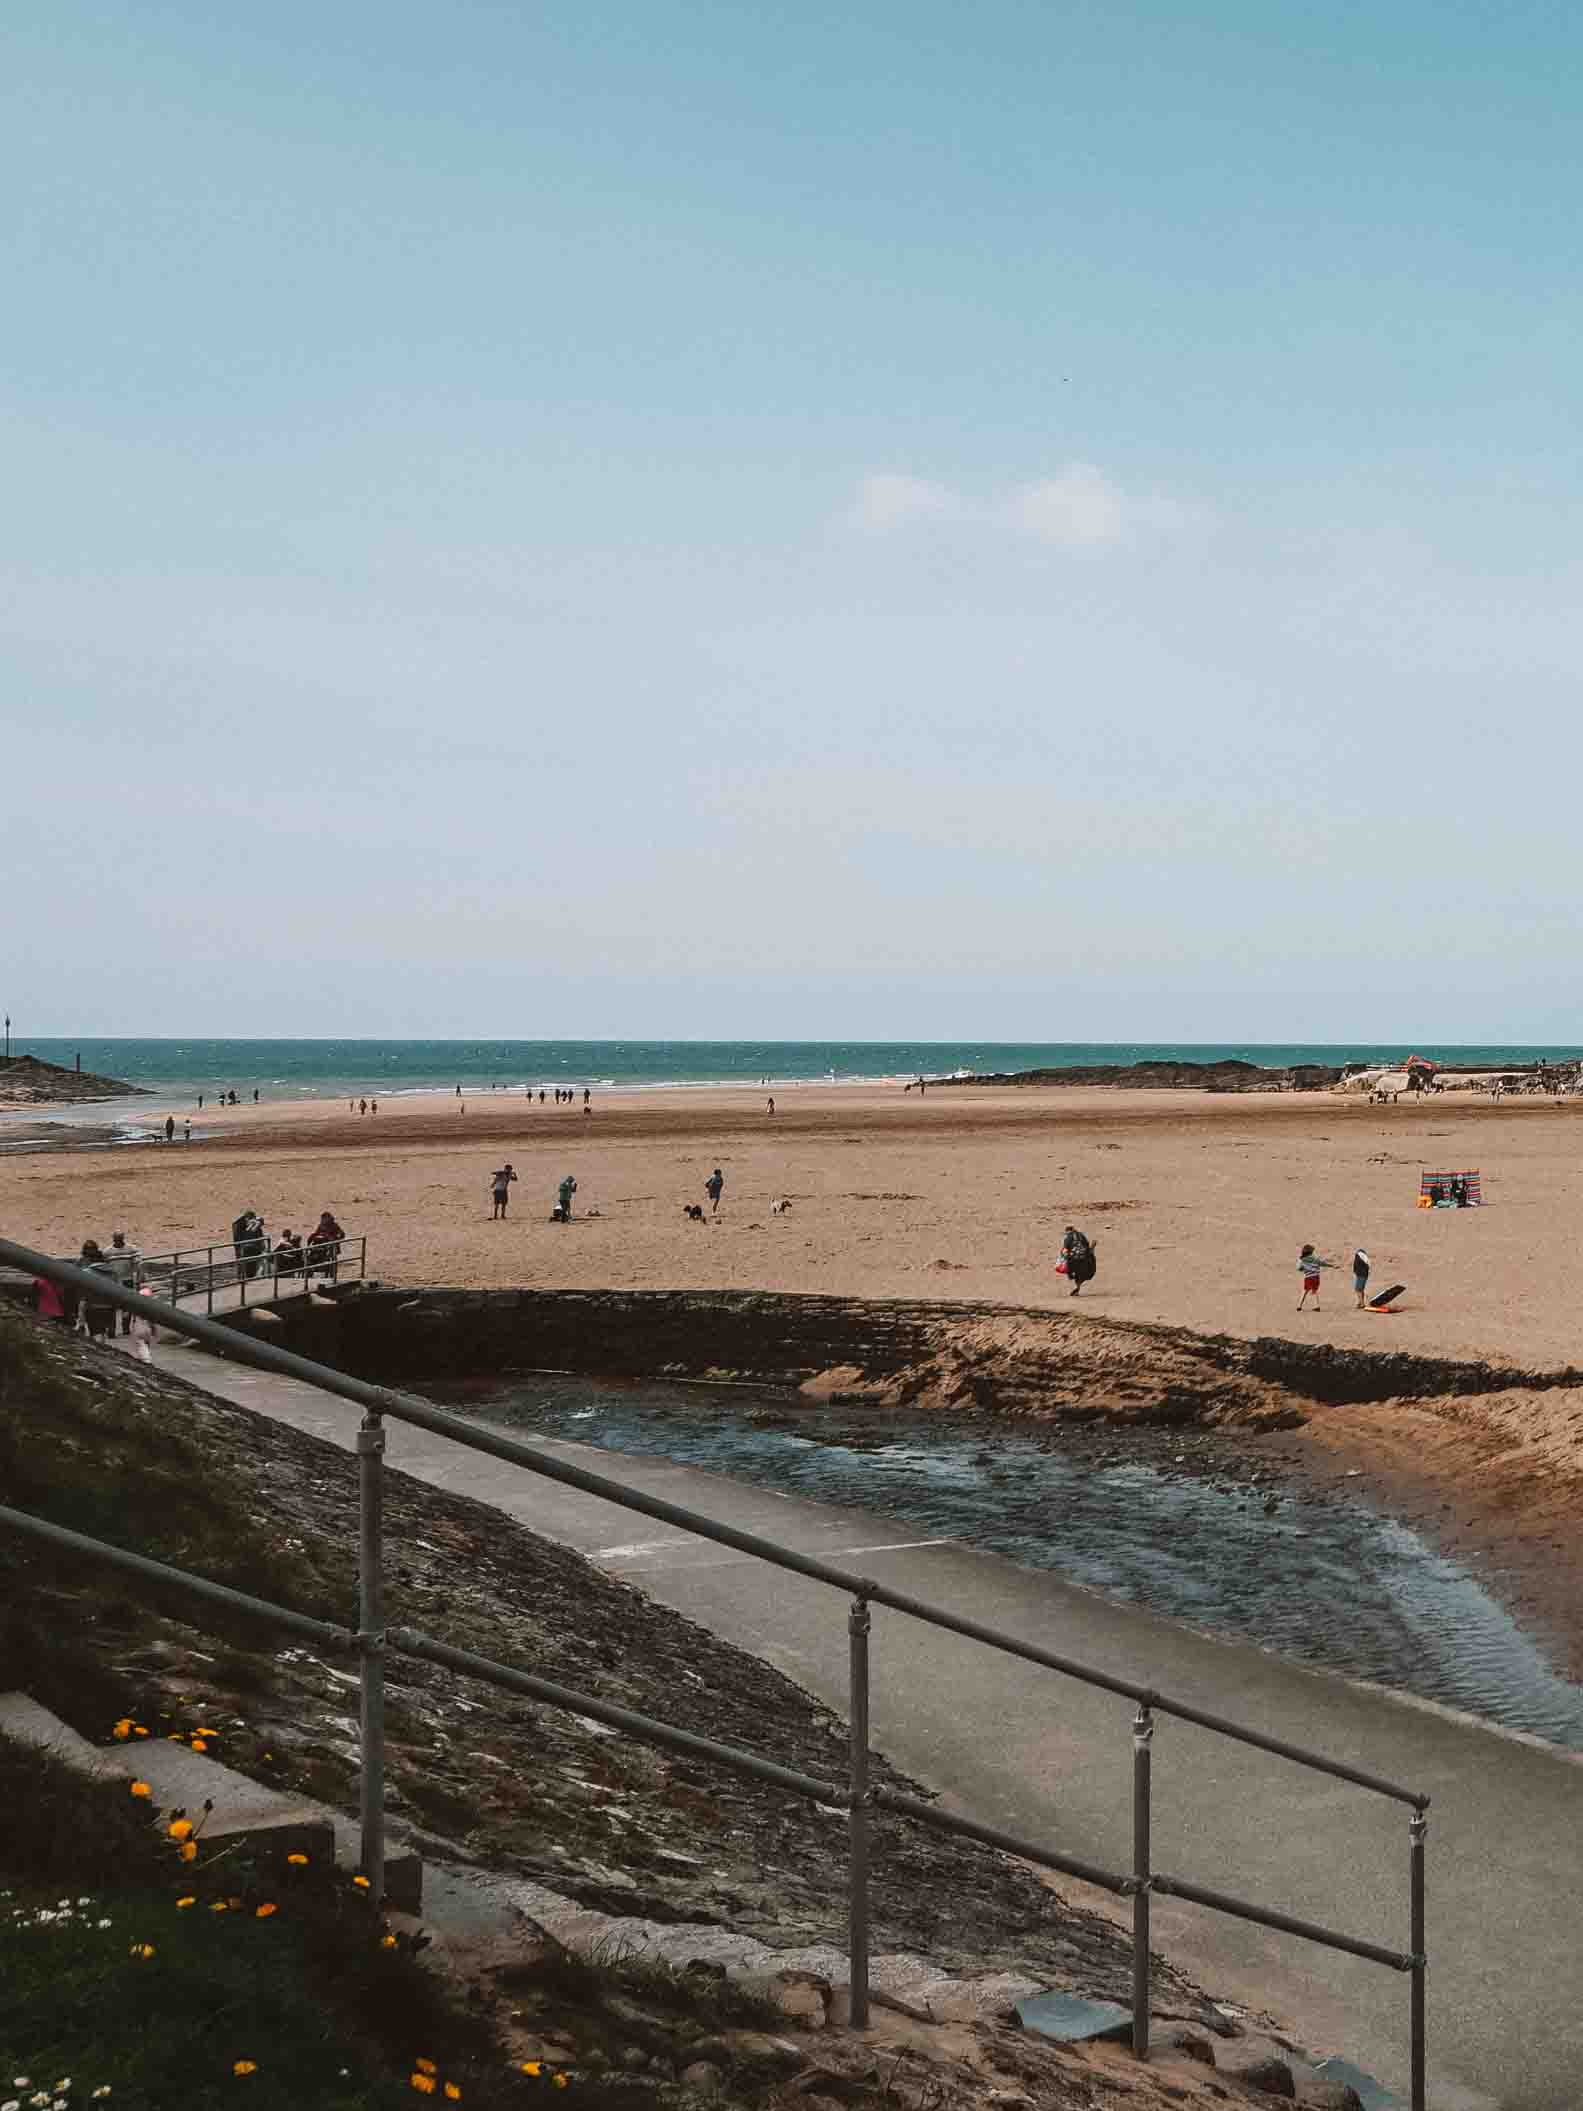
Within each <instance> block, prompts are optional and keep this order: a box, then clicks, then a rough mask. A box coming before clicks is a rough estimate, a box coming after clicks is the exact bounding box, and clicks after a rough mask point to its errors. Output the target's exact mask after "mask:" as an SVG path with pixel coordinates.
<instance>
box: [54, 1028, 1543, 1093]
mask: <svg viewBox="0 0 1583 2111" xmlns="http://www.w3.org/2000/svg"><path fill="white" fill-rule="evenodd" d="M12 1052H13V1053H14V1054H18V1055H35V1056H39V1057H41V1058H42V1059H43V1060H44V1061H46V1062H50V1063H60V1064H63V1065H65V1066H66V1067H68V1068H69V1067H70V1066H71V1065H72V1064H73V1063H74V1062H75V1061H76V1059H77V1057H78V1056H79V1055H80V1056H81V1058H82V1067H83V1069H84V1070H91V1071H96V1072H98V1073H99V1074H100V1075H102V1076H107V1077H116V1078H124V1079H125V1080H126V1081H127V1083H128V1084H131V1085H138V1086H141V1087H142V1088H143V1089H144V1090H145V1091H151V1092H153V1093H155V1094H157V1095H158V1096H159V1098H160V1099H161V1100H168V1101H171V1102H172V1103H175V1104H190V1102H191V1101H192V1100H193V1099H195V1098H196V1096H197V1095H198V1093H200V1092H202V1093H204V1094H205V1095H209V1094H218V1093H221V1092H227V1091H233V1090H234V1091H235V1092H236V1093H237V1094H238V1095H239V1096H240V1097H242V1098H245V1099H247V1100H251V1099H252V1096H253V1093H254V1091H255V1090H256V1091H257V1092H258V1094H259V1097H260V1098H261V1099H266V1100H281V1099H324V1098H345V1097H350V1096H355V1095H357V1094H360V1093H379V1094H381V1095H384V1096H386V1097H393V1096H395V1095H397V1094H400V1093H403V1092H428V1091H433V1090H435V1089H436V1088H439V1089H441V1090H444V1091H449V1090H450V1089H451V1088H452V1087H453V1086H455V1085H460V1086H461V1087H462V1088H463V1090H464V1091H467V1092H478V1091H488V1090H489V1088H490V1087H491V1086H492V1085H494V1086H502V1087H506V1086H512V1085H518V1086H520V1085H535V1086H536V1085H540V1084H543V1085H574V1086H577V1087H579V1088H581V1087H582V1086H583V1085H591V1086H592V1087H593V1088H594V1089H595V1091H598V1090H600V1089H605V1090H612V1089H615V1088H618V1087H619V1088H621V1089H624V1090H627V1091H630V1090H633V1089H634V1088H642V1087H648V1088H651V1089H654V1088H658V1087H660V1086H667V1085H668V1086H677V1085H722V1084H724V1085H759V1084H766V1083H767V1084H770V1085H794V1084H828V1083H831V1082H832V1081H834V1082H838V1083H854V1082H857V1081H860V1080H864V1079H886V1078H913V1077H918V1076H920V1075H921V1076H924V1077H930V1078H935V1077H949V1076H951V1075H952V1074H953V1073H954V1072H961V1071H997V1070H1032V1069H1037V1068H1042V1067H1047V1066H1048V1067H1059V1066H1062V1065H1064V1064H1071V1063H1114V1064H1118V1065H1120V1064H1126V1063H1138V1062H1146V1061H1151V1060H1162V1061H1172V1060H1174V1061H1189V1062H1195V1063H1206V1062H1213V1061H1215V1060H1217V1059H1222V1058H1225V1057H1232V1056H1235V1057H1240V1058H1241V1059H1242V1060H1244V1061H1246V1062H1251V1063H1260V1064H1265V1065H1269V1066H1274V1067H1284V1066H1285V1065H1287V1064H1290V1063H1344V1062H1363V1061H1390V1060H1393V1059H1394V1060H1396V1061H1400V1060H1402V1059H1403V1058H1405V1057H1406V1056H1408V1055H1411V1054H1414V1053H1418V1054H1423V1055H1427V1056H1430V1057H1433V1058H1434V1059H1435V1060H1437V1061H1440V1062H1451V1063H1459V1062H1469V1063H1485V1062H1487V1063H1491V1064H1501V1063H1511V1064H1517V1063H1531V1062H1533V1061H1534V1060H1535V1059H1536V1058H1537V1057H1539V1056H1541V1055H1543V1056H1548V1057H1550V1058H1552V1059H1554V1060H1569V1059H1572V1058H1576V1057H1578V1056H1579V1055H1583V1049H1578V1048H1561V1047H1558V1046H1556V1045H1555V1044H1554V1043H1551V1044H1548V1045H1547V1046H1546V1047H1544V1048H1542V1049H1541V1048H1530V1047H1519V1046H1514V1045H1512V1044H1509V1043H1494V1044H1490V1045H1488V1046H1480V1047H1448V1046H1444V1045H1439V1044H1437V1045H1435V1046H1433V1047H1429V1046H1422V1047H1419V1048H1418V1049H1416V1050H1415V1049H1414V1048H1412V1047H1409V1046H1407V1045H1406V1044H1404V1043H1382V1042H1369V1041H1349V1042H1345V1043H1339V1044H1335V1045H1322V1044H1320V1043H1317V1042H1306V1043H1302V1044H1269V1045H1265V1044H1261V1043H1258V1042H1236V1043H1232V1042H1216V1043H1198V1042H1183V1041H1128V1042H1121V1041H1098V1042H1096V1041H361V1040H355V1041H230V1040H202V1039H197V1038H192V1039H171V1040H82V1041H68V1040H58V1039H56V1040H39V1039H30V1038H24V1037H22V1036H20V1035H19V1036H14V1037H13V1041H12Z"/></svg>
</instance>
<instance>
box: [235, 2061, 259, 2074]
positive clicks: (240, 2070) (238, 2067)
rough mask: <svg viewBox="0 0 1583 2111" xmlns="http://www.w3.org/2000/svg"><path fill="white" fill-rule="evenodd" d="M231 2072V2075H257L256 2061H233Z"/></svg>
mask: <svg viewBox="0 0 1583 2111" xmlns="http://www.w3.org/2000/svg"><path fill="white" fill-rule="evenodd" d="M231 2072H232V2073H233V2074H257V2072H258V2062H257V2060H233V2061H232V2062H231Z"/></svg>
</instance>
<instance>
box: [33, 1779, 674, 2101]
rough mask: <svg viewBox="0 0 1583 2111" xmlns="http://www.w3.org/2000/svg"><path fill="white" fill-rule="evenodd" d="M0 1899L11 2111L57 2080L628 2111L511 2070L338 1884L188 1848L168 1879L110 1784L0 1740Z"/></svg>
mask: <svg viewBox="0 0 1583 2111" xmlns="http://www.w3.org/2000/svg"><path fill="white" fill-rule="evenodd" d="M193 1815H194V1816H196V1815H197V1814H193ZM0 1884H3V1885H4V1886H6V1887H8V1888H6V1890H5V1891H4V1895H3V1896H0V1986H3V1987H4V1989H5V1998H4V2002H3V2004H0V2088H4V2089H5V2090H6V2091H8V2092H9V2093H10V2094H12V2095H15V2096H17V2097H18V2098H20V2099H21V2101H22V2102H23V2103H24V2105H25V2104H27V2103H28V2100H29V2098H30V2097H31V2096H32V2095H33V2094H35V2093H36V2092H38V2091H43V2092H44V2093H45V2096H46V2100H47V2101H51V2102H52V2101H53V2100H54V2098H55V2097H56V2096H57V2095H58V2094H60V2093H61V2089H60V2084H61V2080H62V2078H64V2077H67V2076H69V2077H70V2078H71V2094H70V2099H69V2100H70V2102H71V2103H72V2104H73V2105H78V2106H80V2105H83V2104H85V2103H88V2102H90V2101H92V2100H93V2092H94V2091H95V2090H96V2089H107V2090H108V2091H110V2092H112V2094H111V2095H110V2097H109V2099H108V2104H109V2111H169V2107H170V2106H172V2105H176V2104H179V2105H181V2106H182V2111H210V2107H212V2106H217V2105H219V2104H221V2103H226V2104H228V2105H229V2104H234V2103H235V2102H236V2100H237V2097H238V2093H239V2092H242V2093H243V2094H244V2097H245V2100H246V2101H248V2102H250V2103H254V2104H256V2105H260V2106H268V2107H270V2111H286V2107H287V2106H291V2107H292V2111H300V2107H302V2106H303V2105H312V2106H315V2107H320V2111H397V2107H398V2106H399V2107H402V2111H411V2107H412V2105H413V2102H414V2098H415V2096H421V2095H430V2094H432V2095H433V2097H434V2100H435V2103H436V2105H437V2106H444V2105H446V2104H449V2103H451V2102H462V2103H465V2104H467V2105H470V2106H474V2107H477V2111H497V2107H501V2111H504V2107H506V2106H518V2107H522V2106H529V2105H531V2104H533V2103H538V2102H549V2101H552V2100H553V2101H555V2102H558V2103H566V2104H569V2105H581V2106H583V2107H585V2111H598V2107H600V2106H603V2105H605V2104H607V2103H609V2102H612V2101H616V2100H619V2101H622V2102H625V2103H626V2104H628V2105H631V2104H632V2103H633V2102H634V2098H633V2096H632V2094H630V2093H628V2092H619V2095H618V2097H617V2096H613V2095H612V2092H611V2088H610V2085H608V2084H606V2083H605V2082H603V2081H601V2080H598V2079H593V2078H590V2079H586V2080H585V2079H583V2078H581V2077H578V2076H576V2075H575V2074H571V2075H567V2076H565V2077H564V2078H563V2081H562V2082H561V2084H559V2085H557V2083H556V2081H555V2078H554V2072H553V2070H550V2069H545V2070H543V2071H541V2072H540V2073H538V2074H536V2075H529V2074H526V2073H523V2072H522V2071H520V2070H519V2069H518V2068H516V2067H514V2066H512V2065H511V2064H510V2063H509V2062H508V2060H507V2056H506V2053H505V2050H504V2047H503V2044H502V2042H501V2040H500V2039H499V2037H498V2035H497V2033H496V2029H495V2026H494V2023H493V2020H492V2018H491V2017H490V2015H489V2014H488V2013H487V2012H486V2011H483V2010H481V2009H479V2008H478V2007H476V2006H471V2005H469V2004H468V2003H467V2002H466V2001H465V2000H463V1999H462V1998H461V1997H460V1996H459V1995H458V1994H457V1993H456V1992H455V1991H454V1989H453V1988H452V1986H451V1984H450V1982H449V1981H447V1980H446V1979H444V1978H442V1977H441V1976H440V1975H439V1974H438V1973H436V1972H434V1971H432V1970H431V1969H430V1968H429V1966H428V1964H427V1963H426V1962H425V1961H424V1959H423V1958H422V1957H421V1956H420V1954H419V1952H420V1950H421V1949H422V1948H423V1947H424V1945H423V1941H422V1938H421V1937H410V1936H407V1935H400V1936H396V1937H394V1938H391V1937H390V1934H389V1931H388V1930H387V1929H386V1927H385V1924H384V1922H383V1919H382V1917H381V1916H380V1914H379V1913H378V1912H377V1910H376V1909H375V1908H374V1907H373V1906H372V1904H371V1903H370V1901H369V1899H368V1897H367V1895H366V1893H365V1892H363V1891H362V1890H360V1889H359V1888H357V1886H356V1885H355V1884H353V1883H352V1882H351V1881H350V1880H349V1879H346V1878H343V1877H341V1876H339V1875H337V1874H336V1873H334V1872H332V1871H330V1870H328V1869H315V1868H313V1867H312V1866H311V1864H290V1863H288V1862H287V1861H286V1860H285V1859H284V1858H283V1857H281V1856H278V1855H276V1856H273V1857H269V1858H265V1857H263V1856H250V1855H249V1854H248V1853H247V1852H245V1851H239V1850H237V1849H235V1848H227V1847H225V1846H219V1847H214V1848H210V1847H207V1846H206V1845H205V1844H204V1842H203V1841H202V1838H201V1830H200V1837H199V1841H198V1855H197V1858H196V1859H195V1860H194V1861H192V1862H182V1861H180V1860H179V1859H178V1858H177V1851H176V1847H175V1844H174V1843H173V1842H172V1841H171V1840H170V1839H169V1838H168V1836H167V1834H166V1832H165V1831H164V1827H163V1823H161V1822H156V1821H155V1820H154V1819H153V1818H152V1817H151V1816H150V1815H149V1809H148V1805H147V1804H146V1803H145V1802H141V1801H139V1799H137V1798H136V1797H134V1796H133V1795H131V1794H130V1793H129V1789H128V1784H127V1783H126V1782H125V1781H124V1780H95V1779H89V1778H86V1777H84V1776H82V1775H79V1774H77V1773H76V1772H75V1771H74V1770H72V1769H70V1768H68V1767H66V1766H64V1765H63V1764H62V1763H61V1762H60V1761H59V1760H58V1759H56V1758H55V1757H54V1756H53V1755H51V1754H49V1753H46V1752H39V1751H35V1750H32V1749H30V1748H28V1747H25V1746H20V1745H17V1744H14V1743H12V1742H11V1741H9V1740H5V1739H0ZM425 2061H426V2062H428V2063H430V2069H425V2067H424V2066H423V2064H422V2063H423V2062H425ZM238 2062H244V2063H250V2064H248V2065H245V2066H244V2067H243V2069H242V2070H241V2071H240V2072H239V2071H238V2067H237V2063H238ZM430 2070H432V2071H430ZM415 2074H416V2075H418V2076H420V2077H421V2078H422V2079H423V2080H424V2081H429V2080H432V2081H433V2082H434V2083H435V2088H434V2089H433V2090H432V2091H429V2090H426V2089H421V2088H418V2087H416V2086H415V2085H414V2082H413V2080H412V2077H413V2076H414V2075H415ZM24 2076H25V2077H26V2078H27V2081H26V2084H25V2085H24V2083H23V2082H21V2081H20V2080H19V2079H18V2078H19V2077H24ZM448 2085H449V2086H448ZM452 2091H456V2092H458V2094H456V2095H452V2094H451V2092H452Z"/></svg>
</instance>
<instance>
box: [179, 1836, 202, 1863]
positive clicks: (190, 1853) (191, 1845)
mask: <svg viewBox="0 0 1583 2111" xmlns="http://www.w3.org/2000/svg"><path fill="white" fill-rule="evenodd" d="M176 1852H177V1853H178V1854H179V1855H180V1856H181V1859H182V1860H183V1861H184V1862H196V1861H197V1859H198V1843H197V1841H196V1840H183V1841H182V1843H181V1845H180V1847H178V1848H177V1850H176Z"/></svg>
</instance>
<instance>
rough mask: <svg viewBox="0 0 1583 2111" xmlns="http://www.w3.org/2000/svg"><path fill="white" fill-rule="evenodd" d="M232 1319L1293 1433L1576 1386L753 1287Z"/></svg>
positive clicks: (350, 1302)
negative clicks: (1378, 1405) (1437, 1403)
mask: <svg viewBox="0 0 1583 2111" xmlns="http://www.w3.org/2000/svg"><path fill="white" fill-rule="evenodd" d="M236 1323H237V1324H238V1325H243V1326H246V1327H247V1328H249V1329H250V1330H256V1331H258V1332H259V1333H261V1334H265V1335H267V1337H268V1338H269V1339H271V1340H275V1341H278V1342H280V1343H281V1344H282V1345H283V1346H286V1347H290V1348H296V1349H299V1350H301V1351H302V1353H304V1354H305V1355H309V1356H313V1357H316V1358H318V1359H319V1360H320V1361H322V1362H325V1363H330V1364H334V1365H335V1366H337V1368H339V1369H342V1370H348V1371H351V1372H354V1373H355V1374H357V1375H358V1376H360V1377H365V1378H370V1379H374V1380H376V1381H378V1382H380V1383H386V1384H409V1383H410V1384H421V1383H422V1382H423V1381H424V1380H425V1379H452V1378H462V1377H469V1376H478V1377H505V1376H509V1375H511V1374H512V1373H514V1372H526V1371H534V1370H561V1371H578V1372H585V1373H587V1374H588V1375H590V1376H595V1377H606V1378H620V1377H633V1378H701V1379H713V1380H716V1381H733V1380H734V1381H737V1382H740V1383H745V1384H753V1385H762V1386H768V1387H774V1388H778V1389H780V1390H783V1391H786V1392H790V1393H798V1394H801V1395H802V1397H804V1398H807V1399H817V1400H834V1401H851V1402H854V1403H856V1402H864V1403H868V1404H871V1405H880V1406H896V1407H931V1406H932V1407H941V1408H949V1409H950V1410H952V1411H953V1412H954V1413H956V1414H968V1415H974V1414H983V1415H986V1416H1006V1415H1012V1416H1028V1417H1035V1418H1039V1419H1043V1420H1048V1421H1065V1422H1069V1423H1077V1422H1094V1421H1099V1420H1105V1419H1108V1420H1111V1421H1116V1422H1121V1423H1136V1424H1152V1425H1156V1426H1165V1427H1172V1426H1186V1425H1193V1424H1197V1425H1200V1426H1206V1427H1228V1428H1236V1427H1242V1428H1247V1429H1255V1430H1269V1429H1293V1428H1296V1427H1298V1426H1300V1425H1301V1424H1302V1423H1303V1422H1304V1421H1305V1420H1306V1419H1307V1417H1308V1415H1309V1414H1310V1413H1311V1411H1312V1410H1313V1408H1314V1407H1315V1406H1316V1405H1319V1404H1325V1405H1336V1404H1343V1403H1348V1404H1352V1403H1359V1402H1370V1401H1383V1400H1422V1399H1441V1398H1452V1397H1461V1398H1472V1397H1476V1396H1478V1395H1482V1394H1488V1393H1495V1392H1508V1391H1512V1390H1514V1389H1518V1390H1521V1389H1535V1390H1544V1389H1548V1388H1551V1387H1560V1386H1566V1385H1577V1384H1579V1383H1583V1373H1579V1372H1577V1371H1565V1372H1560V1371H1558V1372H1551V1373H1523V1372H1516V1371H1512V1370H1509V1369H1505V1368H1503V1367H1500V1366H1496V1365H1491V1364H1486V1363H1458V1362H1454V1361H1451V1360H1449V1359H1441V1358H1433V1357H1422V1356H1411V1355H1396V1354H1390V1355H1381V1354H1377V1353H1376V1354H1371V1353H1369V1352H1367V1351H1363V1350H1352V1349H1343V1348H1336V1347H1333V1346H1331V1345H1329V1344H1327V1343H1304V1342H1292V1341H1283V1340H1280V1339H1278V1338H1275V1337H1264V1338H1261V1339H1259V1340H1256V1341H1243V1340H1241V1339H1237V1338H1234V1337H1232V1336H1229V1335H1200V1334H1194V1333H1191V1332H1190V1331H1189V1330H1188V1329H1186V1328H1182V1327H1160V1326H1143V1325H1134V1324H1129V1323H1127V1322H1125V1321H1120V1320H1106V1319H1098V1318H1089V1317H1087V1316H1086V1315H1085V1316H1084V1317H1082V1318H1076V1317H1069V1316H1068V1315H1066V1314H1065V1313H1060V1312H1048V1311H1040V1310H1038V1309H1035V1308H1019V1307H1015V1306H1004V1305H979V1304H943V1303H933V1302H927V1303H925V1302H921V1301H918V1302H915V1301H907V1300H901V1299H863V1298H836V1297H819V1296H795V1295H790V1294H783V1293H774V1292H767V1291H642V1290H428V1291H417V1292H415V1291H410V1290H393V1289H384V1288H381V1287H380V1286H378V1285H372V1286H364V1285H352V1284H348V1285H346V1286H344V1288H343V1290H342V1292H341V1293H340V1294H338V1295H337V1296H336V1297H335V1298H334V1299H333V1300H331V1299H315V1300H311V1301H310V1300H306V1299H304V1300H301V1301H293V1302H290V1303H287V1304H285V1305H283V1306H282V1307H281V1308H280V1311H279V1312H278V1313H277V1314H264V1315H251V1314H250V1315H247V1316H246V1317H245V1318H243V1317H242V1316H240V1315H239V1316H238V1318H237V1321H236Z"/></svg>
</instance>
